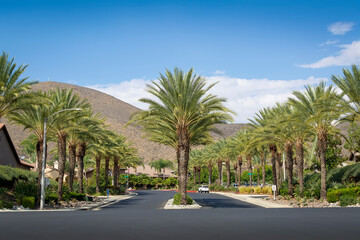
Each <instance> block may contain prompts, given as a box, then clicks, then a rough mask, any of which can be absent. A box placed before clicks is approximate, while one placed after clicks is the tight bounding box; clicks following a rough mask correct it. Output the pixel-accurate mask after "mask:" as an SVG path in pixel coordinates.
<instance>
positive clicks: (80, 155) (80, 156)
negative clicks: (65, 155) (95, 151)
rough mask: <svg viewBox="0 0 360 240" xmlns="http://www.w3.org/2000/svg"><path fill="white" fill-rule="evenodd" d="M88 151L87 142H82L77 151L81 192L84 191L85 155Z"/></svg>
mask: <svg viewBox="0 0 360 240" xmlns="http://www.w3.org/2000/svg"><path fill="white" fill-rule="evenodd" d="M85 151H86V143H85V142H82V143H80V144H79V146H78V148H77V152H76V160H77V163H78V181H79V192H80V193H84V184H83V179H84V173H83V172H84V156H85Z"/></svg>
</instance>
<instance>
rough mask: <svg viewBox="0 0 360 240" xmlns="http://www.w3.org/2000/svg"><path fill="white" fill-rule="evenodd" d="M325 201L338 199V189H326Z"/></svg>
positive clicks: (332, 201) (331, 201) (330, 201)
mask: <svg viewBox="0 0 360 240" xmlns="http://www.w3.org/2000/svg"><path fill="white" fill-rule="evenodd" d="M326 194H327V201H328V202H329V203H334V202H337V201H339V191H337V190H335V189H330V190H329V191H327V193H326Z"/></svg>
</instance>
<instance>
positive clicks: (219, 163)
mask: <svg viewBox="0 0 360 240" xmlns="http://www.w3.org/2000/svg"><path fill="white" fill-rule="evenodd" d="M217 165H218V171H219V177H218V179H219V185H221V183H222V177H221V175H222V174H221V172H222V161H221V160H218V162H217Z"/></svg>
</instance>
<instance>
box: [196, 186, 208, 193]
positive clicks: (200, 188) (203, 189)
mask: <svg viewBox="0 0 360 240" xmlns="http://www.w3.org/2000/svg"><path fill="white" fill-rule="evenodd" d="M203 192H204V193H209V186H208V185H201V187H199V189H198V193H203Z"/></svg>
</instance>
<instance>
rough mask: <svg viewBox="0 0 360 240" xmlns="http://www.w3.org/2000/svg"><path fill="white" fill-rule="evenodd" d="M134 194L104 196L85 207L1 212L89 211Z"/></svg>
mask: <svg viewBox="0 0 360 240" xmlns="http://www.w3.org/2000/svg"><path fill="white" fill-rule="evenodd" d="M130 195H132V196H129V195H127V196H123V195H120V196H121V198H120V197H119V196H114V197H110V198H104V201H102V202H98V203H93V204H90V205H88V206H84V207H76V208H59V209H45V210H27V209H24V210H10V209H9V210H0V213H1V212H10V213H20V212H71V211H89V210H100V209H101V208H103V207H106V206H110V205H112V204H115V203H118V202H120V201H123V200H127V199H130V198H132V197H134V196H136V195H137V194H136V193H133V194H130Z"/></svg>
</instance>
